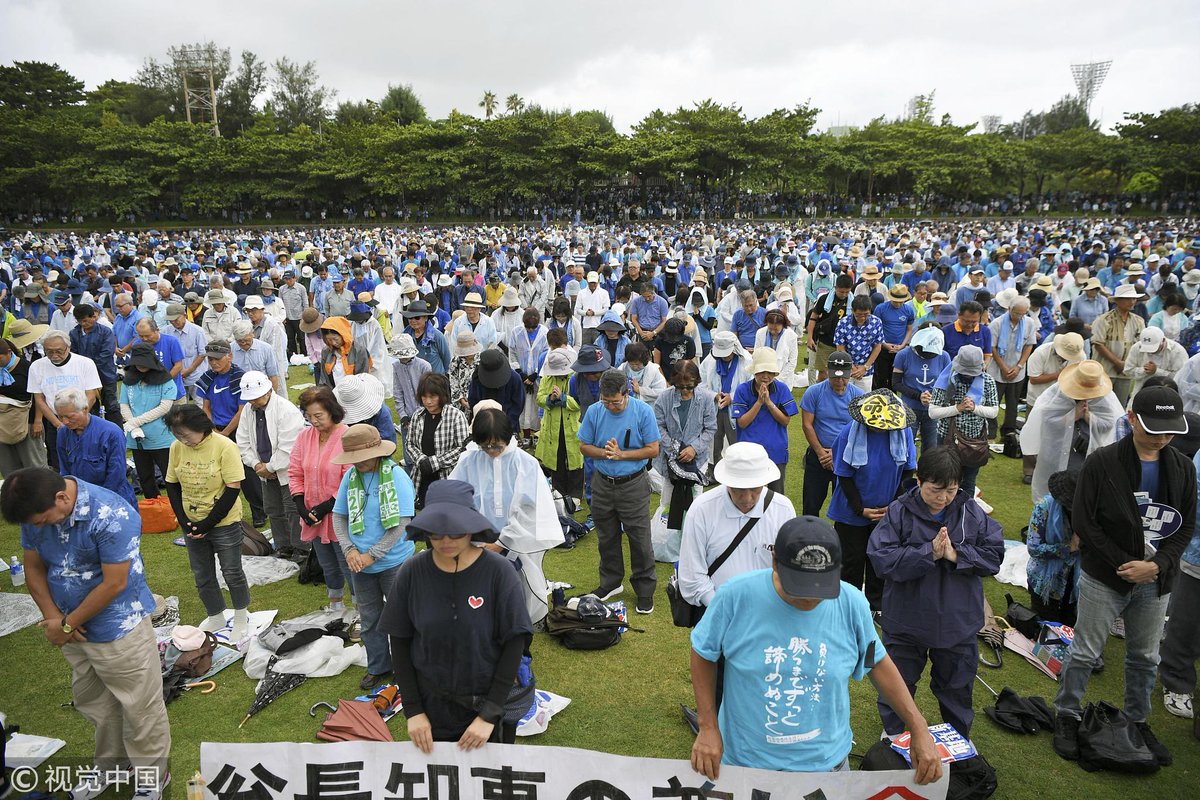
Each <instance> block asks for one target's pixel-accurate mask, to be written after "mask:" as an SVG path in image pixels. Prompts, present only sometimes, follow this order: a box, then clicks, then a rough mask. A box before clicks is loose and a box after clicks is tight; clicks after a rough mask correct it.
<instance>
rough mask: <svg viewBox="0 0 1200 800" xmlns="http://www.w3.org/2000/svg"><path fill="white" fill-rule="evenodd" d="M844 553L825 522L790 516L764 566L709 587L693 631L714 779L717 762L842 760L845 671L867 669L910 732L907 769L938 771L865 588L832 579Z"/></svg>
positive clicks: (802, 764)
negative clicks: (719, 691) (721, 663)
mask: <svg viewBox="0 0 1200 800" xmlns="http://www.w3.org/2000/svg"><path fill="white" fill-rule="evenodd" d="M841 560H842V553H841V544H840V542H839V540H838V536H837V534H836V533H835V532H834V530H833V528H832V527H830V525H829V524H828V523H827V522H825V521H824V520H821V519H819V518H817V517H797V518H796V519H793V520H789V521H788V522H786V523H784V524H783V526H782V527H780V529H779V533H778V535H777V536H776V537H775V552H774V566H773V568H772V569H770V570H756V571H754V572H747V573H743V574H742V575H739V576H737V577H735V578H732V579H730V580H729V581H727V582H726V583H724V584H723V585H722V586H721V588H720V589H718V590H717V593H716V595H715V596H714V598H713V601H712V603H711V604H710V605H709V606H708V611H707V612H705V614H704V616H703V617H702V618H701V620H700V623H699V624H698V625H697V626H696V628H695V629H694V630H693V631H692V663H691V673H692V686H693V688H694V690H695V693H696V712H697V716H698V718H699V724H700V733H699V734H698V735H697V737H696V743H695V744H694V745H693V746H692V768H693V769H695V770H696V771H697V772H700V773H703V774H704V775H707V776H708V777H709V778H710V779H713V780H715V779H716V778H717V777H718V772H719V770H720V765H721V764H732V765H734V766H740V767H754V768H757V769H772V770H781V771H786V772H830V771H841V770H846V769H849V764H848V761H847V756H848V755H849V753H850V746H851V743H852V739H853V732H852V731H851V730H850V692H849V686H848V683H847V681H848V680H849V679H850V678H851V677H853V678H854V679H856V680H862V678H863V676H864V675H868V676H869V677H870V678H871V682H872V683H874V684H875V688H876V689H877V690H878V691H879V694H880V695H881V696H882V697H883V699H884V700H886V701H887V702H888V703H889V704H890V705H892V707H893V708H894V709H896V712H897V713H898V714H899V715H900V716H901V717H902V718H903V719H904V722H905V724H906V726H907V728H908V730H909V731H911V732H912V744H911V747H912V749H911V753H912V763H913V768H914V770H915V771H916V778H915V779H916V781H917V782H918V783H922V784H925V783H931V782H933V781H936V780H937V779H938V778H939V777H940V776H941V772H942V765H941V761H940V760H939V759H938V756H937V752H936V749H935V747H934V743H933V736H932V735H931V734H930V733H929V726H928V725H927V724H926V722H925V719H924V717H922V716H921V712H920V711H918V710H917V707H916V704H915V703H914V702H913V699H912V695H911V694H909V692H908V689H907V687H906V686H905V685H904V680H903V679H902V678H901V677H900V673H899V671H898V670H897V669H896V665H895V664H893V663H892V660H891V659H890V658H889V657H888V656H887V654H886V653H884V650H883V643H882V642H881V641H879V637H878V636H877V635H876V633H875V627H874V625H873V624H872V622H871V612H870V608H869V607H868V606H867V601H866V598H864V597H863V595H862V592H860V591H859V590H857V589H855V588H854V587H853V586H850V585H849V584H845V583H842V582H841ZM721 657H724V658H725V679H724V686H723V688H724V694H723V697H722V701H721V710H720V715H719V717H718V714H717V705H716V676H717V660H718V659H719V658H721Z"/></svg>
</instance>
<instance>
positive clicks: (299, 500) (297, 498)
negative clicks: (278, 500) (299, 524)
mask: <svg viewBox="0 0 1200 800" xmlns="http://www.w3.org/2000/svg"><path fill="white" fill-rule="evenodd" d="M292 503H293V504H295V506H296V513H297V514H299V515H300V519H302V520H304V521H305V522H308V508H307V507H306V506H305V505H304V495H303V494H294V495H292Z"/></svg>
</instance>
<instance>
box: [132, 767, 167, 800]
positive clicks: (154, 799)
mask: <svg viewBox="0 0 1200 800" xmlns="http://www.w3.org/2000/svg"><path fill="white" fill-rule="evenodd" d="M170 782H171V773H169V772H168V773H167V774H166V775H164V776H163V779H162V780H161V781H159V783H158V785H157V786H139V787H137V789H136V790H135V791H134V793H133V795H132V800H160V798H161V797H162V793H163V789H166V788H167V784H169V783H170Z"/></svg>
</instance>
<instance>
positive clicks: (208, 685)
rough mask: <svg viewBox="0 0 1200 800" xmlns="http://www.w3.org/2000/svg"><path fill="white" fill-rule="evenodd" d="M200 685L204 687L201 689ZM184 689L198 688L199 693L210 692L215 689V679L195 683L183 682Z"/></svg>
mask: <svg viewBox="0 0 1200 800" xmlns="http://www.w3.org/2000/svg"><path fill="white" fill-rule="evenodd" d="M200 687H204V688H203V689H201V688H200ZM183 688H185V689H200V694H212V693H213V692H215V691H216V690H217V682H216V681H196V682H195V683H185V684H184V685H183Z"/></svg>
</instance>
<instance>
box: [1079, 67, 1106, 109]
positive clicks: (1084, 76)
mask: <svg viewBox="0 0 1200 800" xmlns="http://www.w3.org/2000/svg"><path fill="white" fill-rule="evenodd" d="M1111 66H1112V60H1111V59H1109V60H1108V61H1092V62H1091V63H1088V64H1072V65H1071V77H1072V78H1074V79H1075V86H1076V88H1078V89H1079V99H1080V100H1081V101H1082V102H1083V110H1084V111H1086V112H1089V113H1090V111H1091V108H1092V98H1094V97H1095V96H1096V94H1097V93H1098V92H1099V91H1100V84H1102V83H1104V78H1105V76H1106V75H1108V68H1109V67H1111Z"/></svg>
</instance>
